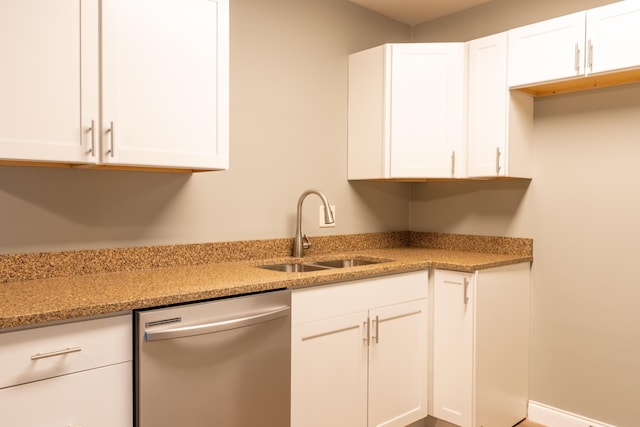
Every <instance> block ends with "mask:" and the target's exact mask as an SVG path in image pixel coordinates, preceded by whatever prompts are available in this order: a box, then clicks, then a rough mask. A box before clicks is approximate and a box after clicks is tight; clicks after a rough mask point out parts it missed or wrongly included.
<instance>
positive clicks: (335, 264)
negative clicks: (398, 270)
mask: <svg viewBox="0 0 640 427" xmlns="http://www.w3.org/2000/svg"><path fill="white" fill-rule="evenodd" d="M388 261H389V260H387V259H367V258H349V259H330V260H325V261H310V262H290V263H279V264H265V265H259V266H258V268H264V269H266V270H273V271H282V272H285V273H304V272H309V271H320V270H331V269H334V268H349V267H358V266H361V265H371V264H378V263H381V262H388Z"/></svg>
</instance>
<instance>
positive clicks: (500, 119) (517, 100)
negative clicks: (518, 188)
mask: <svg viewBox="0 0 640 427" xmlns="http://www.w3.org/2000/svg"><path fill="white" fill-rule="evenodd" d="M467 50H468V52H467V58H468V76H469V89H468V98H467V100H468V106H467V113H468V114H467V176H468V177H470V178H478V177H519V178H530V177H531V176H532V170H531V157H532V142H533V141H532V140H533V97H531V96H530V95H527V94H524V93H522V92H519V91H510V90H509V87H508V84H507V33H506V32H505V33H499V34H494V35H491V36H487V37H483V38H480V39H477V40H472V41H470V42H468V43H467Z"/></svg>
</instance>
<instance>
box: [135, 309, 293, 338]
mask: <svg viewBox="0 0 640 427" xmlns="http://www.w3.org/2000/svg"><path fill="white" fill-rule="evenodd" d="M289 311H291V309H290V307H289V306H288V305H287V306H282V307H277V308H275V309H272V310H270V311H266V312H259V313H253V314H249V315H246V316H244V317H239V318H234V319H229V320H222V321H219V322H212V323H203V324H198V325H190V326H182V327H179V328H169V329H159V330H156V331H145V332H144V340H145V341H159V340H168V339H171V338H184V337H191V336H194V335H203V334H211V333H214V332H222V331H228V330H230V329H237V328H243V327H245V326H251V325H256V324H258V323H263V322H267V321H269V320H273V319H277V318H279V317H284V316H286V315H288V314H289Z"/></svg>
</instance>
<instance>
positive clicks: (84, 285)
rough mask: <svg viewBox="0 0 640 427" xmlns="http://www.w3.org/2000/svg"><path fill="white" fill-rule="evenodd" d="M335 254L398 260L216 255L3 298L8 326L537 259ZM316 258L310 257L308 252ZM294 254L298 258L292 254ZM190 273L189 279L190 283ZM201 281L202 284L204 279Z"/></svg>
mask: <svg viewBox="0 0 640 427" xmlns="http://www.w3.org/2000/svg"><path fill="white" fill-rule="evenodd" d="M331 256H335V257H342V258H343V259H344V258H345V257H348V256H369V257H379V258H387V259H390V261H388V262H383V263H380V264H373V265H368V266H360V267H351V268H348V269H332V270H328V271H321V272H307V273H282V272H274V271H267V270H262V269H259V268H256V267H257V266H259V265H261V264H267V263H272V262H281V260H282V258H279V259H265V260H252V261H241V262H225V263H213V264H208V265H204V266H202V265H201V266H188V267H169V268H159V269H152V270H144V271H138V272H117V273H102V274H96V275H86V276H78V277H73V278H56V279H42V280H38V281H29V282H22V283H13V284H3V286H0V290H3V288H4V290H5V294H4V295H2V294H0V295H2V296H3V297H4V301H8V300H7V298H11V296H12V295H11V292H13V302H14V303H15V304H16V305H18V306H21V305H24V306H25V307H24V309H21V308H19V307H18V308H15V307H13V310H6V309H5V307H4V305H5V304H6V303H3V305H2V306H0V308H1V309H2V311H1V312H0V333H1V332H8V331H11V330H16V329H21V328H25V327H37V326H41V325H45V324H48V323H50V322H60V321H76V320H80V319H83V318H87V317H93V316H100V315H109V314H112V313H116V312H127V311H132V310H137V309H145V308H151V307H160V306H167V305H173V304H181V303H188V302H195V301H201V300H208V299H216V298H223V297H230V296H239V295H245V294H250V293H257V292H267V291H272V290H277V289H287V288H288V289H298V288H303V287H309V286H318V285H327V284H331V283H340V282H346V281H352V280H359V279H367V278H371V277H376V276H383V275H390V274H398V273H404V272H411V271H419V270H426V269H430V268H441V269H447V270H454V271H461V272H470V273H471V272H474V271H478V270H483V269H488V268H494V267H500V266H505V265H510V264H518V263H522V262H532V261H533V257H532V256H519V255H508V254H487V253H476V252H465V251H452V250H442V249H440V250H438V249H424V248H387V249H377V250H370V251H354V252H343V253H339V254H323V255H322V257H324V258H327V257H331ZM322 257H321V258H322ZM316 258H317V257H316ZM316 258H311V257H309V258H308V260H313V259H316ZM286 260H292V259H291V258H286ZM224 274H227V275H228V276H229V277H230V279H229V281H228V283H223V279H218V278H216V280H217V282H216V283H213V281H212V284H211V286H209V287H208V286H207V284H204V285H203V284H201V283H198V280H199V279H198V278H199V277H206V276H207V275H210V276H211V277H214V276H222V275H224ZM191 275H192V276H193V277H191ZM246 276H248V278H247V277H246ZM145 280H148V281H149V282H153V283H154V286H155V287H154V288H153V289H152V291H149V292H148V294H146V295H145V293H144V289H131V290H130V291H131V292H132V295H131V296H127V295H126V292H125V291H126V290H127V289H124V288H120V287H119V286H118V284H119V283H120V282H122V286H123V287H126V286H127V285H129V286H131V284H132V283H133V284H137V283H139V281H145ZM203 280H206V279H203ZM172 281H173V282H172ZM185 281H186V282H187V284H188V285H189V286H182V284H183V282H185ZM172 283H174V284H175V288H172V286H174V285H173V284H172ZM194 284H198V286H196V285H194ZM9 285H11V286H12V287H13V289H10V290H8V291H7V289H6V288H7V287H9ZM20 286H24V295H21V290H22V289H21V288H20ZM56 286H58V287H64V289H62V290H63V291H64V292H66V294H68V295H69V297H70V298H72V297H73V298H77V302H69V301H63V302H61V303H58V305H56V304H54V303H53V301H52V302H51V307H47V302H46V301H44V302H42V301H40V300H39V299H38V297H39V296H40V295H39V293H47V292H50V293H51V295H55V294H56V293H57V292H56V289H57V288H56ZM181 286H182V287H181ZM52 288H55V289H52ZM134 291H135V292H134ZM117 292H123V293H125V296H118V294H117ZM101 293H102V294H104V295H102V294H101ZM110 293H111V294H114V296H113V297H112V298H110ZM63 296H64V295H63ZM100 298H102V299H100ZM21 299H22V301H21ZM42 299H46V295H42ZM38 301H40V302H38Z"/></svg>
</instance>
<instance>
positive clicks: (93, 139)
mask: <svg viewBox="0 0 640 427" xmlns="http://www.w3.org/2000/svg"><path fill="white" fill-rule="evenodd" d="M89 132H91V148H90V149H89V151H87V153H88V154H91V155H92V156H93V155H94V154H95V149H96V121H95V120H91V128H89Z"/></svg>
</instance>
